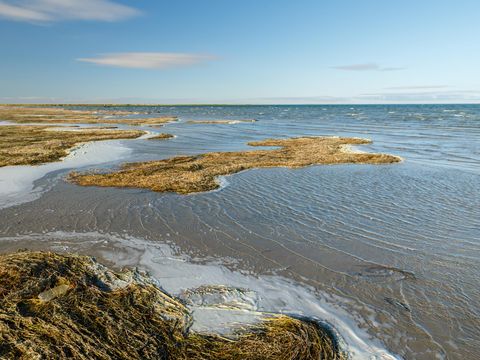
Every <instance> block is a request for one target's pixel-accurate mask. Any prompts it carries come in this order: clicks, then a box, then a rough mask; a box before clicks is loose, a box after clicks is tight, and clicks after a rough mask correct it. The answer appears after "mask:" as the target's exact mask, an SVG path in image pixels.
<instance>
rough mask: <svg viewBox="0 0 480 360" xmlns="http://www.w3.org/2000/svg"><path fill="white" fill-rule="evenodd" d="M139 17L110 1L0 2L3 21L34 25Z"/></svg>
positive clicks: (27, 0) (25, 0) (44, 0)
mask: <svg viewBox="0 0 480 360" xmlns="http://www.w3.org/2000/svg"><path fill="white" fill-rule="evenodd" d="M138 14H140V11H139V10H137V9H134V8H132V7H130V6H126V5H122V4H119V3H116V2H114V1H110V0H16V1H15V0H14V1H2V0H0V18H5V19H10V20H15V21H26V22H32V23H45V22H55V21H63V20H96V21H119V20H123V19H127V18H130V17H132V16H136V15H138Z"/></svg>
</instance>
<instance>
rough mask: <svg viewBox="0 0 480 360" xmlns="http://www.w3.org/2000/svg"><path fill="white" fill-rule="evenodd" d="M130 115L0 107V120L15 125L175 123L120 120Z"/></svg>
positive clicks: (165, 118)
mask: <svg viewBox="0 0 480 360" xmlns="http://www.w3.org/2000/svg"><path fill="white" fill-rule="evenodd" d="M126 115H131V113H130V112H125V111H111V110H100V111H93V110H71V109H64V108H61V107H32V106H10V105H2V106H0V120H5V121H11V122H15V123H23V124H24V123H32V122H34V123H46V124H51V123H57V124H61V123H68V124H75V123H81V124H106V123H108V124H123V125H132V126H161V125H164V124H166V123H169V122H172V121H176V120H177V118H176V117H172V116H163V117H156V118H141V119H140V118H139V119H131V118H122V116H126Z"/></svg>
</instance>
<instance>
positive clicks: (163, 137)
mask: <svg viewBox="0 0 480 360" xmlns="http://www.w3.org/2000/svg"><path fill="white" fill-rule="evenodd" d="M174 137H175V136H174V135H172V134H166V133H162V134H158V135H155V136H152V137H149V138H148V139H147V140H166V139H171V138H174Z"/></svg>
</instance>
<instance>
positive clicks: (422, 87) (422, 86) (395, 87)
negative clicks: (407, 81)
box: [384, 85, 449, 90]
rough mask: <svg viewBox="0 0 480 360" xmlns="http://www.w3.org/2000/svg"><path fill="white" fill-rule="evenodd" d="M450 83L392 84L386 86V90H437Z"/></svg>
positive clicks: (446, 86) (445, 87)
mask: <svg viewBox="0 0 480 360" xmlns="http://www.w3.org/2000/svg"><path fill="white" fill-rule="evenodd" d="M447 88H449V86H448V85H416V86H391V87H386V88H384V89H385V90H435V89H447Z"/></svg>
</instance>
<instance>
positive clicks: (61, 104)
mask: <svg viewBox="0 0 480 360" xmlns="http://www.w3.org/2000/svg"><path fill="white" fill-rule="evenodd" d="M376 105H377V106H378V105H394V106H400V105H406V106H408V105H480V101H477V102H445V103H428V102H427V103H414V102H412V103H393V102H392V103H323V104H319V103H298V104H294V103H293V104H292V103H275V104H268V103H238V104H235V103H178V104H168V103H158V104H157V103H93V102H92V103H84V102H81V103H80V102H79V103H73V102H72V103H68V102H66V103H0V106H104V107H115V106H125V107H126V106H146V107H147V106H148V107H155V106H157V107H167V106H376Z"/></svg>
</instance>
